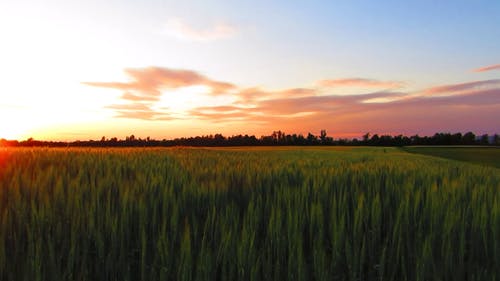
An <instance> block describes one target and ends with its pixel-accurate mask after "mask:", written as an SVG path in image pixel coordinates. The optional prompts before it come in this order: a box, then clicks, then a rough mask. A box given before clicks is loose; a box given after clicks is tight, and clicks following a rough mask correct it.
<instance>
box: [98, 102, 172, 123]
mask: <svg viewBox="0 0 500 281" xmlns="http://www.w3.org/2000/svg"><path fill="white" fill-rule="evenodd" d="M106 108H108V109H112V110H114V111H115V113H116V114H115V117H117V118H131V119H141V120H151V121H154V120H157V121H158V120H172V119H175V118H174V117H173V116H172V115H171V114H170V113H169V112H165V110H158V109H153V108H152V107H151V105H149V104H144V103H128V104H113V105H108V106H106Z"/></svg>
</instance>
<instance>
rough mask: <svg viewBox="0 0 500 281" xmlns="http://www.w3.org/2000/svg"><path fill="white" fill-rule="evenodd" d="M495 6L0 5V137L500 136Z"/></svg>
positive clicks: (499, 4)
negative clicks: (460, 133)
mask: <svg viewBox="0 0 500 281" xmlns="http://www.w3.org/2000/svg"><path fill="white" fill-rule="evenodd" d="M498 15H500V1H496V0H492V1H481V0H478V1H445V0H443V1H426V0H422V1H389V0H381V1H358V0H351V1H347V0H346V1H296V0H288V1H261V0H253V1H246V0H241V1H222V0H221V1H208V0H207V1H201V0H200V1H194V0H191V1H159V0H144V1H130V0H122V1H117V0H111V1H97V0H87V1H72V0H69V1H68V0H66V1H62V0H60V1H55V0H44V1H35V0H32V1H25V0H16V1H13V0H12V1H11V0H4V1H0V42H1V44H0V120H1V121H0V138H6V139H26V138H29V137H33V138H35V139H42V140H87V139H100V138H101V137H102V136H105V137H108V138H111V137H118V138H125V136H129V135H132V134H134V135H135V136H136V137H143V138H145V137H147V136H149V137H151V138H156V139H163V138H167V139H170V138H175V137H183V136H186V137H188V136H196V135H209V134H216V133H222V134H224V135H227V136H230V135H237V134H255V135H256V136H261V135H269V134H271V133H272V132H273V131H277V130H281V131H284V132H286V133H302V134H307V133H308V132H312V133H313V134H319V132H320V130H323V129H325V130H326V131H327V132H328V135H330V136H333V137H334V138H339V137H342V138H344V137H345V138H354V137H358V138H359V137H360V136H362V135H363V134H365V133H367V132H371V133H372V134H373V133H379V134H393V135H397V134H405V135H414V134H419V135H432V134H434V133H436V132H467V131H472V132H474V133H476V134H484V133H488V134H494V133H500V16H498Z"/></svg>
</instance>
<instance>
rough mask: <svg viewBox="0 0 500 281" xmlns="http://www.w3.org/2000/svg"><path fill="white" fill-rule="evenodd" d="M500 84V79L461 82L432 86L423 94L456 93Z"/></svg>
mask: <svg viewBox="0 0 500 281" xmlns="http://www.w3.org/2000/svg"><path fill="white" fill-rule="evenodd" d="M498 85H500V79H491V80H482V81H473V82H467V83H461V84H451V85H443V86H437V87H432V88H429V89H426V90H424V91H423V94H426V95H434V94H456V93H460V92H464V91H468V90H473V89H478V88H488V87H491V86H498Z"/></svg>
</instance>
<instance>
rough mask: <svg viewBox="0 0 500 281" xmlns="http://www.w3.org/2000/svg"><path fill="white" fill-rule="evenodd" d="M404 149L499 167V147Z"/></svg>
mask: <svg viewBox="0 0 500 281" xmlns="http://www.w3.org/2000/svg"><path fill="white" fill-rule="evenodd" d="M404 150H405V151H407V152H411V153H420V154H425V155H431V156H436V157H442V158H449V159H455V160H460V161H466V162H471V163H475V164H480V165H487V166H492V167H496V168H500V148H499V147H474V146H473V147H452V146H448V147H405V148H404Z"/></svg>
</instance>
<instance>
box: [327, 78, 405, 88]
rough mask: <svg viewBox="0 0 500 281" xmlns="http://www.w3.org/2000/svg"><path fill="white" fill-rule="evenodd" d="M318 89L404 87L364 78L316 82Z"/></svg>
mask: <svg viewBox="0 0 500 281" xmlns="http://www.w3.org/2000/svg"><path fill="white" fill-rule="evenodd" d="M317 85H318V86H320V87H329V88H338V87H356V88H379V89H397V88H402V87H404V83H402V82H396V81H378V80H372V79H364V78H346V79H329V80H321V81H318V82H317Z"/></svg>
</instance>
